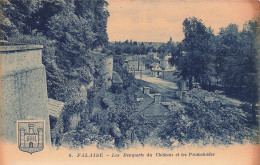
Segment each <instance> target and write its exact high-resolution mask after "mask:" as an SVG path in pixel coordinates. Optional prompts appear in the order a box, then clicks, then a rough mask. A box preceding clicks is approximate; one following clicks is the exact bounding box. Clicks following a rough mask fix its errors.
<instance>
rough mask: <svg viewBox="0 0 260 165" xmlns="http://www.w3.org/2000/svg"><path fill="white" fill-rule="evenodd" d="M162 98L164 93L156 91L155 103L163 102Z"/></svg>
mask: <svg viewBox="0 0 260 165" xmlns="http://www.w3.org/2000/svg"><path fill="white" fill-rule="evenodd" d="M161 98H162V95H161V94H160V93H155V94H154V103H155V104H160V103H161Z"/></svg>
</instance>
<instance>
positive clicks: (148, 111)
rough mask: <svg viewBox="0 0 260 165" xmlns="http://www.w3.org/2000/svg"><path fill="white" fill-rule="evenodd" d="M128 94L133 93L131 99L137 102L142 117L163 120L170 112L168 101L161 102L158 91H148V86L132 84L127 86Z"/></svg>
mask: <svg viewBox="0 0 260 165" xmlns="http://www.w3.org/2000/svg"><path fill="white" fill-rule="evenodd" d="M128 90H130V91H129V92H130V94H133V97H132V98H131V99H132V100H134V101H136V102H137V107H138V109H139V111H138V113H140V114H141V115H142V116H143V117H144V118H146V119H148V120H153V121H154V120H156V121H158V122H163V121H164V119H166V118H168V116H169V114H171V113H172V111H171V109H169V108H168V107H169V104H170V103H169V102H161V97H162V96H161V94H160V93H154V94H151V93H150V87H143V88H138V87H137V86H134V85H132V86H131V87H129V89H128Z"/></svg>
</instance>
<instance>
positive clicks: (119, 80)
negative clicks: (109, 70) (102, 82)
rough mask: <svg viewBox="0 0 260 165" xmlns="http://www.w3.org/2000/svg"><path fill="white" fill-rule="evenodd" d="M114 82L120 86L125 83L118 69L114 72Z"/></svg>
mask: <svg viewBox="0 0 260 165" xmlns="http://www.w3.org/2000/svg"><path fill="white" fill-rule="evenodd" d="M112 84H113V85H118V86H119V85H123V80H122V79H121V77H120V76H119V75H118V73H117V72H116V71H113V74H112Z"/></svg>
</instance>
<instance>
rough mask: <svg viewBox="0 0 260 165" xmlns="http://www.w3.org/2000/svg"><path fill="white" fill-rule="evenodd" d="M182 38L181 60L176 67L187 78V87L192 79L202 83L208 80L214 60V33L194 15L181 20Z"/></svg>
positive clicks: (190, 85) (190, 84) (190, 86)
mask: <svg viewBox="0 0 260 165" xmlns="http://www.w3.org/2000/svg"><path fill="white" fill-rule="evenodd" d="M183 32H184V36H185V38H184V40H183V41H182V43H183V51H185V52H186V53H185V54H182V56H181V60H180V63H179V65H178V66H177V68H178V69H179V70H180V72H181V77H182V78H183V79H184V80H186V79H188V80H189V88H190V89H191V88H192V79H193V78H194V79H195V81H198V82H201V83H204V82H205V80H210V76H211V75H210V74H211V72H213V71H212V70H213V68H212V66H211V65H210V64H211V63H212V62H213V60H214V56H213V55H214V44H212V43H214V42H212V40H214V35H213V31H212V29H211V28H207V27H206V26H205V25H204V24H203V23H202V20H199V19H197V18H195V17H192V18H186V19H185V20H184V21H183Z"/></svg>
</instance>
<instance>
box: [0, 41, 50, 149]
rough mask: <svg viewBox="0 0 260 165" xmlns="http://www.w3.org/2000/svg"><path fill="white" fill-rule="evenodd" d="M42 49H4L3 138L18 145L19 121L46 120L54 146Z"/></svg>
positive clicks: (47, 135) (1, 77)
mask: <svg viewBox="0 0 260 165" xmlns="http://www.w3.org/2000/svg"><path fill="white" fill-rule="evenodd" d="M42 48H43V47H42V46H41V45H9V46H0V60H1V61H0V62H1V75H0V80H1V89H0V91H1V95H0V96H1V103H2V105H1V116H2V117H1V118H2V120H1V125H2V128H1V137H2V139H3V140H4V141H9V142H14V143H16V142H17V132H16V131H17V130H16V125H17V120H45V139H46V143H47V144H50V124H49V115H48V111H47V84H46V71H45V67H44V65H43V64H42Z"/></svg>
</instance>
